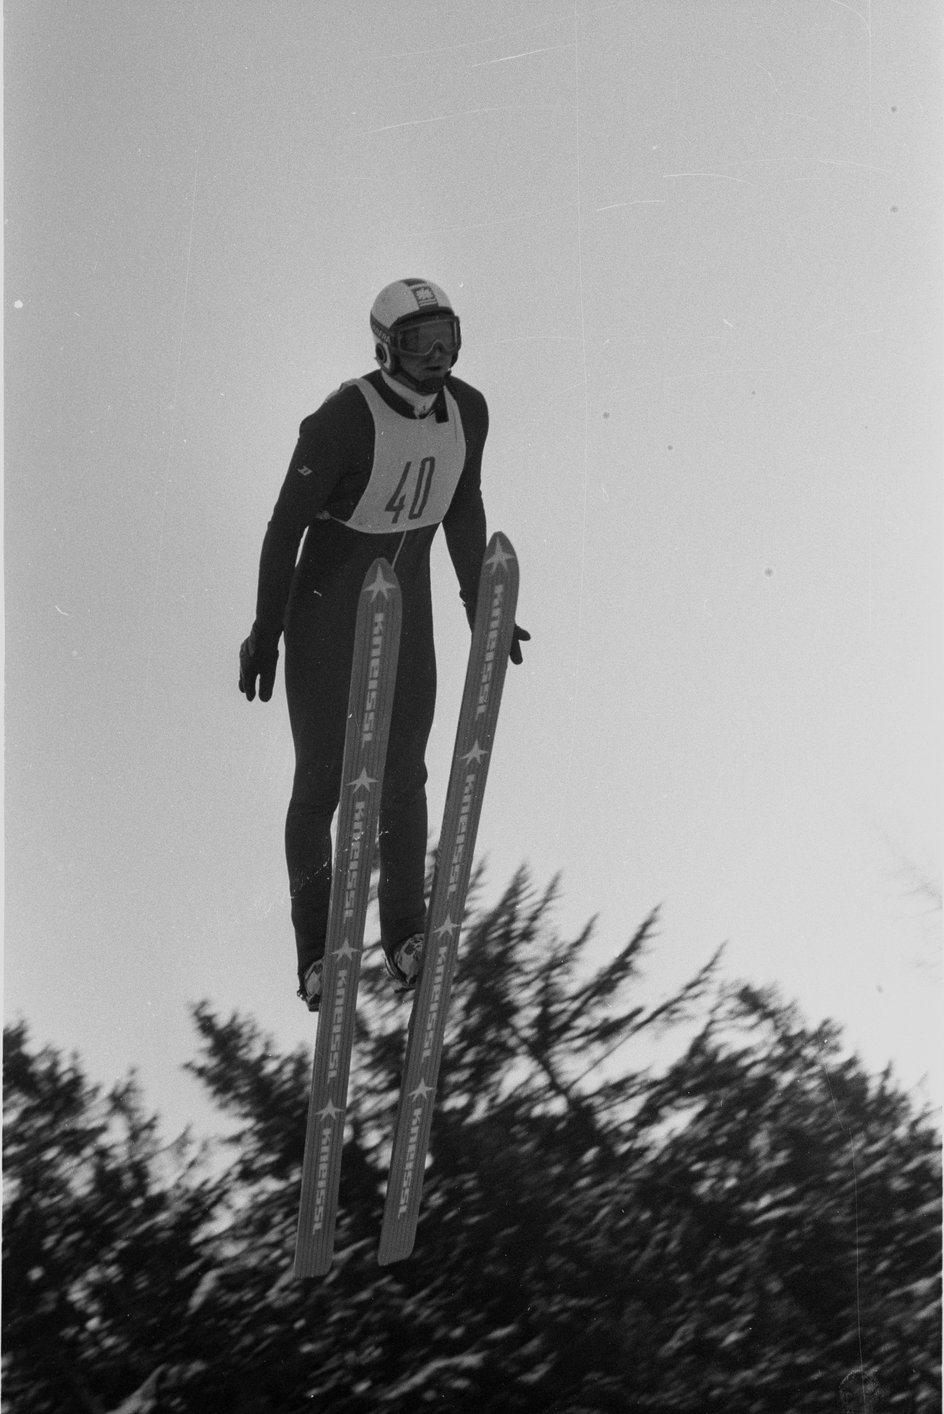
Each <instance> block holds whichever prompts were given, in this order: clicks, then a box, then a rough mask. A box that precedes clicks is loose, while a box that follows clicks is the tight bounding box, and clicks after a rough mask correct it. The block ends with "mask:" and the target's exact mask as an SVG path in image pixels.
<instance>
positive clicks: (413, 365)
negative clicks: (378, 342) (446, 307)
mask: <svg viewBox="0 0 944 1414" xmlns="http://www.w3.org/2000/svg"><path fill="white" fill-rule="evenodd" d="M461 343H462V340H461V337H460V334H459V321H458V320H457V319H455V318H452V317H448V316H445V317H444V316H442V315H440V316H437V317H435V318H430V319H422V320H416V321H414V322H413V323H410V324H405V325H403V326H402V327H401V328H398V329H397V330H396V333H395V336H394V339H393V341H392V346H391V351H392V352H393V353H394V354H395V356H396V361H397V368H398V371H402V372H403V373H404V374H405V375H406V380H407V381H408V382H409V383H410V384H412V385H414V386H416V387H418V388H420V389H421V390H423V391H429V392H435V391H436V390H437V389H438V388H439V387H441V386H442V384H443V382H444V380H445V378H446V375H447V374H448V373H449V370H450V369H451V368H452V366H453V364H454V363H455V361H456V359H457V357H458V355H459V349H460V347H461ZM394 376H395V377H396V374H395V375H394Z"/></svg>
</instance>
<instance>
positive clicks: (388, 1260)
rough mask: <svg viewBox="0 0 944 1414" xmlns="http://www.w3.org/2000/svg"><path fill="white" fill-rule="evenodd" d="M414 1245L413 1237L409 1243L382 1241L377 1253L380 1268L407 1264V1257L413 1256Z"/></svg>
mask: <svg viewBox="0 0 944 1414" xmlns="http://www.w3.org/2000/svg"><path fill="white" fill-rule="evenodd" d="M414 1243H415V1238H414V1237H413V1236H412V1235H411V1236H410V1238H409V1241H408V1242H397V1241H393V1242H384V1241H383V1239H381V1242H380V1248H379V1250H378V1252H377V1265H378V1267H392V1266H393V1264H394V1262H405V1261H406V1259H407V1257H410V1256H412V1255H413V1247H414Z"/></svg>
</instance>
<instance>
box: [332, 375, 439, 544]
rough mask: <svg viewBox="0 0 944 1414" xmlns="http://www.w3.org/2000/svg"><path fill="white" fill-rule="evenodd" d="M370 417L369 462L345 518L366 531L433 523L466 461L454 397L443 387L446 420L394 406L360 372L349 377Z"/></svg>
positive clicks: (379, 532) (375, 532)
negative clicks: (366, 478) (357, 496)
mask: <svg viewBox="0 0 944 1414" xmlns="http://www.w3.org/2000/svg"><path fill="white" fill-rule="evenodd" d="M351 382H352V383H354V384H355V385H356V386H357V387H358V388H359V389H360V390H361V392H362V394H363V395H364V399H365V401H366V403H367V406H368V407H369V408H370V412H371V416H372V417H373V419H374V462H373V466H372V467H371V471H370V480H369V481H368V483H367V485H366V487H365V488H364V492H363V495H362V496H361V498H360V500H359V501H358V503H357V505H356V506H355V507H354V510H353V511H352V513H351V515H350V517H349V518H348V519H347V520H346V521H344V524H345V525H347V526H350V528H351V529H352V530H360V531H363V532H364V533H365V534H367V535H389V534H390V532H391V531H396V530H419V529H420V528H421V527H422V526H428V525H438V524H439V522H440V521H441V520H442V518H443V516H444V515H445V514H446V512H447V511H448V509H449V506H450V503H451V502H452V498H453V496H454V495H455V491H456V487H457V486H458V484H459V478H460V476H461V475H462V468H463V467H464V466H465V435H464V433H463V431H462V419H461V417H460V416H459V408H458V406H457V404H456V400H455V398H454V397H453V396H452V394H451V393H450V392H449V389H448V388H446V389H444V396H445V399H446V407H447V409H448V411H449V420H448V421H447V422H437V420H436V415H435V413H430V415H429V416H428V417H421V418H410V417H403V416H402V414H400V413H398V412H394V410H393V408H391V407H388V405H387V404H386V403H385V402H384V400H383V398H381V397H380V395H379V394H378V393H377V391H376V390H375V389H374V388H372V387H371V385H370V384H369V383H368V382H367V381H366V379H363V378H353V379H351Z"/></svg>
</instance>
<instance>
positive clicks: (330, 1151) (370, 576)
mask: <svg viewBox="0 0 944 1414" xmlns="http://www.w3.org/2000/svg"><path fill="white" fill-rule="evenodd" d="M400 619H401V601H400V586H399V584H398V583H397V578H396V575H395V574H394V572H393V570H392V569H391V567H390V565H389V564H388V562H387V561H386V560H384V559H377V560H375V561H374V563H373V564H372V565H371V567H370V569H369V571H368V573H367V576H366V577H365V579H364V584H363V587H362V589H361V593H360V600H359V603H358V609H357V624H356V628H355V636H354V661H353V665H352V668H351V685H350V690H349V695H348V713H347V729H346V733H345V739H344V756H343V765H342V772H341V782H342V785H341V800H340V805H339V811H338V820H337V840H336V846H335V859H334V868H333V872H332V877H331V900H330V906H329V914H328V933H327V938H326V940H325V966H324V974H323V977H322V990H321V1010H320V1013H319V1016H318V1031H317V1035H316V1038H315V1056H314V1063H313V1065H312V1074H311V1093H310V1096H309V1101H308V1123H307V1128H306V1131H305V1155H304V1159H303V1162H302V1180H301V1199H300V1203H299V1214H298V1234H297V1238H296V1245H295V1275H296V1276H297V1277H310V1276H323V1275H324V1273H325V1272H327V1270H328V1268H329V1267H330V1266H331V1259H332V1256H333V1253H334V1229H335V1223H336V1220H337V1207H338V1183H339V1180H340V1172H341V1151H342V1148H343V1146H344V1120H345V1110H346V1106H347V1086H348V1075H349V1073H350V1068H351V1048H352V1045H353V1041H354V1015H355V1008H356V1004H357V985H358V981H359V978H360V963H361V951H362V949H363V944H364V922H365V918H366V914H367V904H368V899H369V892H370V867H371V856H372V853H373V848H374V841H375V840H376V838H377V821H378V814H379V809H380V793H381V789H382V786H383V772H384V761H385V757H386V752H387V739H388V736H389V732H390V714H391V709H392V706H393V693H394V687H395V685H396V677H397V656H398V652H399V645H400Z"/></svg>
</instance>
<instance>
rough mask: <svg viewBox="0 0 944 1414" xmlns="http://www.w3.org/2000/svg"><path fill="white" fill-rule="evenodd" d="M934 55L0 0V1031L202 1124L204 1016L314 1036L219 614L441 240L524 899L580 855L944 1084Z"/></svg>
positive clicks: (438, 570) (662, 967)
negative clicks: (384, 324)
mask: <svg viewBox="0 0 944 1414" xmlns="http://www.w3.org/2000/svg"><path fill="white" fill-rule="evenodd" d="M940 41H941V34H940V19H939V15H938V7H937V6H936V5H934V4H932V3H930V2H929V0H909V3H908V4H904V3H887V0H874V2H873V3H870V0H850V3H849V4H845V3H840V0H785V3H776V4H774V3H760V0H731V2H730V3H728V0H689V2H688V3H683V0H677V3H675V2H673V0H658V3H656V0H645V3H631V0H627V3H618V4H612V3H611V4H594V3H592V0H583V3H579V0H578V3H577V4H565V3H540V2H539V0H517V3H512V4H508V3H504V0H503V3H497V0H494V2H493V3H489V0H486V2H485V3H477V4H475V5H471V4H461V3H442V4H439V5H436V6H429V5H420V4H418V3H414V0H403V3H398V4H396V5H394V6H391V5H390V4H388V3H381V0H370V2H369V3H367V0H356V2H355V3H350V0H344V3H333V0H320V3H311V0H306V3H298V0H282V2H281V3H263V0H253V2H252V3H248V0H225V3H224V0H202V2H201V3H196V0H170V3H162V4H154V3H147V2H146V0H122V3H116V0H104V2H103V0H69V3H67V0H29V3H26V0H11V2H10V3H8V4H7V6H6V63H7V78H6V82H7V158H6V166H7V227H6V233H7V234H6V240H7V276H6V297H5V310H4V313H5V323H6V354H7V379H8V382H7V483H6V486H7V489H6V497H7V503H6V515H7V531H8V535H7V555H6V564H7V586H6V596H7V708H6V711H7V719H6V720H7V856H8V857H7V962H6V1004H7V1011H8V1014H11V1015H19V1014H22V1015H24V1016H25V1017H26V1018H27V1019H28V1020H29V1022H30V1024H31V1026H32V1028H33V1031H34V1034H35V1036H36V1038H37V1039H38V1040H51V1041H54V1042H56V1043H58V1044H60V1045H64V1046H76V1047H77V1048H78V1049H79V1050H80V1051H81V1052H82V1053H83V1055H85V1056H86V1057H87V1059H88V1061H89V1063H90V1064H91V1066H92V1067H93V1070H94V1071H95V1072H96V1073H97V1074H101V1075H103V1076H105V1077H108V1078H110V1077H112V1076H114V1075H116V1074H119V1073H121V1072H123V1070H124V1069H125V1068H126V1066H128V1065H129V1064H131V1063H132V1062H134V1063H137V1064H139V1065H140V1068H141V1073H142V1078H143V1080H144V1083H145V1086H146V1088H147V1092H148V1096H149V1098H150V1099H152V1101H153V1102H154V1103H155V1104H157V1105H158V1106H159V1107H160V1108H162V1109H163V1110H165V1112H166V1113H167V1115H168V1117H169V1120H170V1121H171V1122H178V1123H182V1122H183V1121H184V1120H185V1119H186V1117H187V1115H188V1114H189V1113H190V1112H191V1110H192V1108H193V1105H194V1103H195V1100H194V1097H195V1095H196V1093H197V1092H196V1087H195V1086H193V1085H192V1084H191V1082H190V1081H188V1080H187V1079H186V1078H185V1077H181V1076H180V1074H179V1071H178V1067H179V1064H180V1063H181V1062H182V1061H183V1060H185V1059H186V1058H187V1057H188V1056H189V1055H190V1054H191V1052H192V1040H193V1038H192V1034H191V1031H190V1027H189V1022H188V1018H187V1014H186V1004H187V1002H188V1001H190V1000H196V999H197V998H200V997H203V996H208V997H210V999H211V1000H212V1001H214V1002H215V1003H216V1004H217V1005H218V1006H219V1007H220V1008H221V1009H223V1010H229V1009H232V1008H235V1007H239V1008H244V1009H247V1010H250V1011H251V1012H253V1013H254V1014H255V1015H256V1016H258V1018H259V1019H260V1021H261V1023H262V1024H263V1026H264V1027H265V1028H266V1029H267V1030H270V1031H272V1032H273V1033H274V1034H275V1035H276V1037H277V1039H278V1040H279V1042H280V1043H284V1044H292V1043H294V1042H295V1041H296V1040H297V1039H299V1038H301V1037H309V1038H310V1037H311V1035H312V1028H311V1024H310V1020H309V1018H308V1017H307V1016H306V1015H305V1013H304V1012H303V1010H302V1009H301V1007H300V1004H299V1003H298V1002H297V1001H295V1000H294V998H293V996H292V991H293V985H294V984H293V965H294V964H293V946H292V937H291V930H290V926H289V921H288V909H287V901H286V897H285V883H284V865H283V860H282V852H281V850H282V846H281V832H282V821H283V816H284V809H285V805H286V802H287V798H288V790H289V785H290V779H291V748H290V739H289V734H288V725H287V720H286V715H285V710H284V699H283V696H282V691H281V684H280V685H279V688H278V689H277V693H276V697H275V698H274V700H273V701H272V703H270V704H269V705H268V707H266V708H262V709H260V708H259V704H258V703H256V704H254V706H253V708H248V707H247V705H246V703H245V701H244V700H243V699H242V698H241V697H240V695H239V693H238V692H237V691H236V649H237V647H238V644H239V641H240V639H241V638H242V637H243V636H244V635H245V633H246V632H247V631H248V628H249V625H250V622H251V618H252V610H253V602H254V594H255V575H256V568H257V559H258V551H259V546H260V543H261V538H262V534H263V531H264V528H265V523H266V520H267V519H268V515H269V513H270V510H271V507H272V504H273V502H274V499H275V496H276V494H277V491H278V488H279V485H280V483H281V479H282V476H283V474H284V469H285V466H286V464H287V460H288V457H289V455H290V452H291V449H292V446H293V444H294V439H295V434H296V430H297V426H298V423H299V422H300V420H301V418H302V417H303V416H305V415H306V414H307V413H308V412H310V411H312V410H313V409H314V408H315V407H316V406H317V405H318V404H319V403H320V402H321V401H322V399H323V398H324V397H325V396H326V395H327V394H328V393H329V392H330V391H331V390H332V389H333V388H334V387H335V386H337V384H338V383H339V382H340V381H341V380H342V379H343V378H347V377H351V376H355V375H357V374H359V373H362V372H364V371H366V370H367V368H368V367H369V366H370V364H371V344H370V337H369V330H368V326H367V310H368V308H369V305H370V302H371V300H372V298H373V295H374V294H375V293H376V291H377V289H379V287H380V286H381V285H383V284H385V283H387V282H388V281H389V280H392V279H395V278H397V277H398V276H400V275H421V276H426V277H429V278H432V279H435V280H437V281H438V282H439V283H441V284H442V285H444V287H445V288H446V289H447V290H448V291H449V292H450V294H451V295H452V296H453V299H454V301H455V303H456V306H457V308H458V309H459V312H460V314H461V316H462V320H463V335H464V346H463V352H462V358H461V365H460V368H459V370H458V371H459V372H460V373H461V374H462V376H464V377H465V378H467V379H468V380H469V381H471V382H472V383H474V384H476V385H477V386H479V387H481V389H482V390H483V392H484V393H485V394H486V396H487V398H488V400H489V405H490V409H491V417H492V430H491V435H490V440H489V444H488V447H487V450H486V465H485V478H486V481H485V485H486V501H487V506H488V510H489V522H490V527H491V528H493V529H496V528H498V529H502V530H504V531H506V532H507V533H508V534H509V535H510V536H511V538H512V539H513V541H514V543H515V545H516V547H517V549H518V551H519V555H520V558H521V562H522V591H521V600H520V614H519V617H520V619H521V622H522V623H524V624H525V625H526V626H527V627H528V628H529V630H530V631H531V633H532V635H533V642H532V644H531V646H530V652H529V653H528V654H527V661H526V665H525V667H524V668H523V669H522V670H521V671H519V672H515V671H512V672H511V674H510V675H509V679H508V686H507V692H506V702H505V706H504V709H503V720H502V724H501V727H500V734H499V744H498V753H497V759H496V761H495V765H494V768H493V770H492V773H491V775H490V779H489V798H488V801H487V804H486V809H485V813H484V816H483V821H482V829H481V834H480V846H481V849H480V853H482V854H484V855H486V856H487V858H488V865H489V887H490V888H491V889H492V890H493V891H494V890H497V889H498V888H499V887H501V886H502V885H503V884H504V883H505V882H506V881H507V879H508V877H509V876H510V874H511V873H512V872H513V870H514V869H515V868H516V867H517V866H518V865H519V864H520V863H521V862H522V861H527V862H529V863H530V865H531V866H532V868H533V870H534V872H535V874H536V876H537V879H538V881H539V883H542V884H543V883H544V882H546V881H547V879H548V878H549V877H550V875H551V874H553V873H555V872H556V871H558V870H562V871H563V899H562V904H561V926H562V928H565V929H574V930H576V929H577V928H579V927H580V926H581V925H582V924H583V923H584V922H585V920H586V919H587V918H588V917H589V916H590V915H591V914H593V913H597V912H599V913H600V915H601V922H600V942H599V947H600V950H601V956H602V955H605V953H606V952H607V950H609V951H612V950H614V949H615V948H616V947H617V946H619V945H620V944H621V943H622V942H623V941H624V940H625V937H626V936H627V934H628V933H629V932H630V931H631V930H633V929H634V928H635V927H636V925H637V924H638V923H639V921H640V920H641V919H642V917H643V916H644V915H645V914H646V913H647V912H648V911H649V910H650V908H652V907H653V906H654V905H655V904H660V903H661V904H663V905H664V914H663V922H662V931H661V941H660V945H659V950H658V952H657V953H656V955H655V956H654V958H653V966H652V974H653V985H654V986H655V987H657V988H661V987H664V986H669V985H671V983H672V982H673V981H677V980H680V979H681V978H682V977H683V976H685V975H687V974H688V973H690V972H691V971H692V970H693V968H694V967H695V966H696V965H697V964H699V963H700V962H701V961H703V960H704V959H705V958H706V957H707V956H708V955H709V953H710V952H711V951H712V950H713V949H714V947H715V946H716V945H717V944H718V943H719V942H720V941H722V940H724V939H728V940H729V944H730V945H729V961H728V966H729V968H730V970H731V971H732V972H734V973H737V974H742V975H747V976H750V977H752V978H753V979H755V980H758V981H762V982H763V981H776V982H778V983H779V984H780V985H781V986H782V987H783V988H784V990H785V991H786V993H787V994H788V995H790V996H796V997H798V998H799V1000H800V1001H801V1002H802V1004H803V1006H804V1008H805V1009H806V1010H807V1012H808V1014H810V1015H811V1016H812V1017H814V1018H818V1017H820V1016H823V1015H832V1016H835V1017H837V1018H838V1019H839V1020H841V1021H843V1022H844V1023H845V1024H846V1025H847V1026H848V1029H849V1037H850V1040H851V1042H852V1044H854V1045H856V1046H858V1047H860V1048H861V1049H862V1050H863V1051H864V1053H865V1054H866V1056H867V1058H868V1059H869V1061H870V1062H871V1063H873V1064H882V1063H883V1062H884V1061H885V1060H887V1059H889V1058H892V1059H894V1062H895V1064H896V1066H897V1067H898V1068H899V1069H900V1072H901V1074H902V1076H903V1077H904V1078H905V1079H906V1080H907V1081H908V1082H909V1083H913V1082H915V1081H917V1079H918V1078H919V1076H920V1075H921V1074H922V1073H924V1072H925V1071H931V1072H932V1090H933V1093H934V1094H935V1095H936V1096H938V1097H939V1095H940V1085H941V1072H940V1066H939V1051H938V1045H939V1043H938V1040H937V1032H938V1026H937V1022H938V1020H939V1012H938V1006H939V969H938V961H937V936H938V934H937V929H938V923H939V913H938V915H937V917H935V915H934V910H933V906H932V904H931V902H930V900H929V898H928V897H927V892H926V886H927V885H930V887H931V889H932V891H933V888H934V887H935V885H936V881H937V880H938V877H939V876H938V870H939V857H938V846H939V825H940V764H941V763H940V732H939V722H940V717H941V707H942V703H941V692H940V686H941V672H940V668H941V663H940V603H941V594H940V588H941V586H940V568H939V566H940V549H941V546H940V524H941V521H940V499H941V498H940V453H941V436H940V433H941V426H940V383H941V371H942V369H941V347H940V324H941V298H940V297H941V281H940V246H941V196H942V192H941V151H940V131H941V104H940V97H941V83H940V78H941V72H940V70H941V64H940V60H941V43H940ZM435 584H436V590H437V630H438V648H439V657H440V679H441V687H440V708H439V716H438V721H437V727H436V729H435V732H434V736H433V739H432V742H431V747H430V755H429V765H430V771H431V818H432V819H434V820H435V819H437V818H438V814H439V810H440V808H441V803H442V793H443V791H444V787H445V778H446V772H447V767H448V755H449V750H450V747H451V742H452V736H453V731H454V722H455V711H456V705H457V700H458V692H459V688H460V685H461V677H462V672H463V667H464V654H465V648H466V642H467V631H466V628H465V622H464V618H463V615H462V612H461V608H460V606H459V603H458V599H457V596H456V592H455V586H454V582H453V580H452V577H451V572H450V570H449V567H448V563H447V560H446V557H445V554H444V552H443V550H442V547H441V546H439V547H438V549H437V554H436V562H435ZM938 887H939V886H938Z"/></svg>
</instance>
